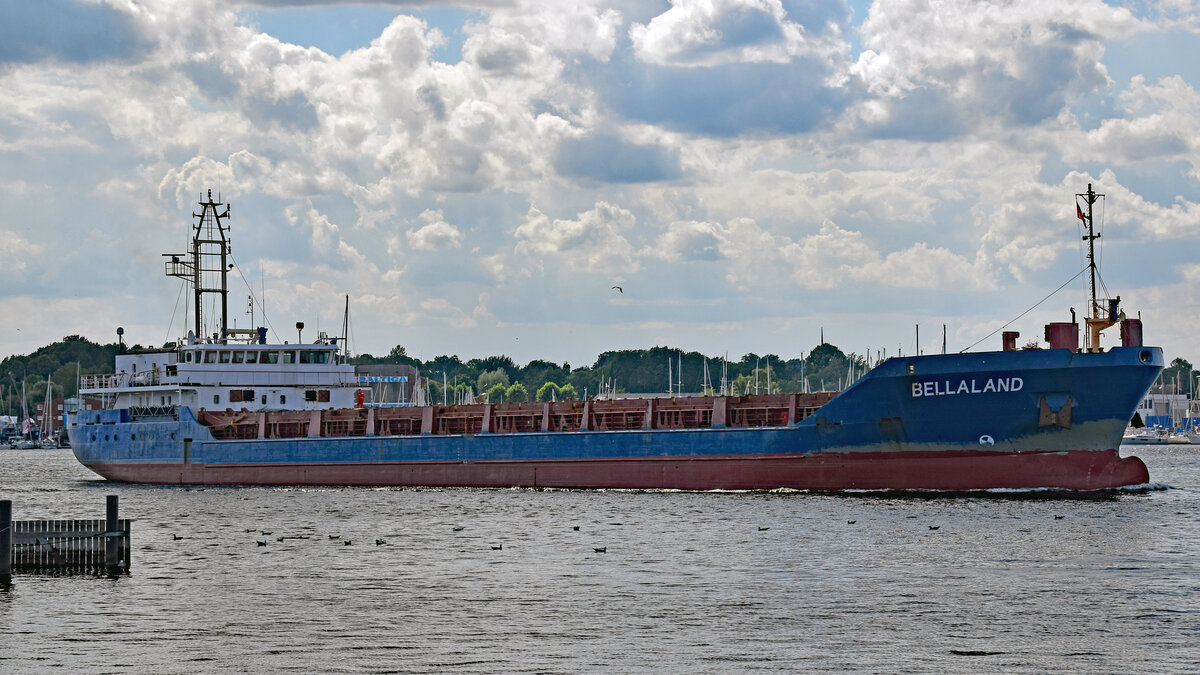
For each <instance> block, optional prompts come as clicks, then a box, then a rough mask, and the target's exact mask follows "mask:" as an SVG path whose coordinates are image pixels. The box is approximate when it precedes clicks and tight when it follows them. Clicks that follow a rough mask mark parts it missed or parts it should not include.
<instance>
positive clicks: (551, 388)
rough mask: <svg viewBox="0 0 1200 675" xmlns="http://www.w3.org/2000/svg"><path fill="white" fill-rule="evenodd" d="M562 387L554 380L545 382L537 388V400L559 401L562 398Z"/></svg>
mask: <svg viewBox="0 0 1200 675" xmlns="http://www.w3.org/2000/svg"><path fill="white" fill-rule="evenodd" d="M561 392H562V389H561V388H560V387H559V386H558V385H557V384H554V383H553V382H547V383H546V384H543V385H542V386H541V387H540V388H539V389H538V390H537V400H539V401H552V400H553V401H557V400H559V399H561V398H562V393H561Z"/></svg>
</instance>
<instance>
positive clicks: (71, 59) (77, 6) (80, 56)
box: [0, 0, 153, 63]
mask: <svg viewBox="0 0 1200 675" xmlns="http://www.w3.org/2000/svg"><path fill="white" fill-rule="evenodd" d="M152 48H153V43H152V42H151V41H150V40H148V39H146V38H145V37H144V36H143V35H142V33H141V30H140V28H139V26H138V24H137V22H136V21H135V20H134V18H133V17H132V16H131V15H130V14H129V13H126V12H123V11H121V10H118V9H116V8H115V7H113V6H111V5H109V4H108V3H103V2H83V1H79V2H77V1H74V0H38V1H37V2H20V1H13V2H4V3H0V63H5V62H9V63H34V62H38V61H64V62H68V63H93V62H103V61H130V60H134V59H137V58H141V57H143V56H145V55H146V54H147V53H149V52H150V51H151V49H152Z"/></svg>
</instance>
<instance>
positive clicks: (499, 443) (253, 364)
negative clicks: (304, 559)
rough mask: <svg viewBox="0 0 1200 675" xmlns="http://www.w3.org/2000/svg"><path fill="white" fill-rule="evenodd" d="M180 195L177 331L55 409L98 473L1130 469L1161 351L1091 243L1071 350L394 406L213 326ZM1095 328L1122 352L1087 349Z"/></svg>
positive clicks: (826, 483)
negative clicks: (834, 388) (69, 405)
mask: <svg viewBox="0 0 1200 675" xmlns="http://www.w3.org/2000/svg"><path fill="white" fill-rule="evenodd" d="M1097 197H1098V195H1096V193H1094V192H1093V191H1092V189H1091V186H1090V185H1089V186H1088V191H1087V192H1086V193H1082V194H1081V195H1078V196H1077V198H1083V199H1084V200H1085V202H1086V204H1087V210H1086V211H1087V213H1086V216H1084V215H1083V209H1082V208H1081V209H1080V214H1081V218H1083V219H1084V221H1085V224H1086V225H1087V226H1088V232H1089V235H1090V234H1091V206H1092V203H1093V202H1094V201H1095V200H1096V198H1097ZM200 206H201V208H202V210H201V213H199V214H197V215H196V218H197V222H196V223H195V224H194V225H193V241H192V250H191V251H190V252H188V253H183V254H173V255H169V256H168V260H167V262H166V273H167V275H168V276H176V277H181V278H184V279H186V280H187V281H188V282H189V283H190V284H191V286H192V289H193V292H194V299H195V312H194V313H195V317H194V318H195V330H193V331H190V332H189V334H188V336H187V337H186V338H185V339H182V340H180V341H179V342H178V343H176V344H175V345H174V346H172V347H170V348H166V349H159V350H146V351H138V352H132V353H121V354H118V356H117V357H116V364H115V366H116V367H115V371H114V373H112V374H108V375H89V376H84V378H83V379H82V381H81V383H80V384H81V388H80V391H81V394H82V395H84V396H89V397H94V398H99V399H100V400H102V401H103V406H102V409H99V410H83V411H80V412H79V413H78V414H77V415H76V416H75V417H74V418H73V419H72V420H71V423H70V427H69V431H70V439H71V446H72V448H73V450H74V452H75V455H76V457H77V458H78V459H79V461H80V462H82V463H83V464H84V465H85V466H87V467H88V468H90V469H91V470H93V471H95V472H96V473H98V474H100V475H101V476H104V477H105V478H108V479H110V480H117V481H129V482H138V483H168V484H220V485H239V484H246V485H250V484H258V485H261V484H298V485H398V486H399V485H412V486H479V487H512V486H519V487H563V488H665V489H682V490H713V489H727V490H745V489H751V490H770V489H776V488H791V489H802V490H848V489H900V490H955V491H957V490H979V489H991V488H1057V489H1069V490H1098V489H1107V488H1114V487H1120V486H1127V485H1137V484H1142V483H1146V482H1148V480H1149V476H1148V472H1147V470H1146V466H1145V465H1144V464H1143V463H1142V462H1141V460H1140V459H1138V458H1136V457H1127V458H1122V457H1120V456H1119V454H1118V451H1117V448H1118V446H1119V444H1120V440H1121V435H1122V432H1123V431H1124V429H1125V426H1126V424H1127V423H1128V421H1129V419H1130V417H1131V416H1132V414H1133V412H1134V410H1135V408H1136V406H1137V404H1138V403H1139V401H1140V400H1141V398H1142V396H1143V395H1144V394H1145V392H1146V391H1147V390H1148V389H1149V387H1150V385H1151V384H1152V383H1153V381H1154V379H1155V377H1156V376H1157V375H1158V373H1159V371H1160V370H1161V369H1162V367H1163V357H1162V352H1161V350H1160V349H1158V348H1157V347H1145V346H1142V344H1141V342H1142V340H1141V322H1140V320H1138V319H1131V318H1126V317H1125V316H1124V314H1123V313H1122V312H1120V311H1119V306H1118V303H1119V298H1118V299H1114V300H1105V301H1099V300H1097V299H1096V298H1095V274H1096V269H1095V265H1094V258H1093V256H1092V255H1091V248H1090V245H1091V243H1092V240H1088V243H1089V258H1088V260H1089V268H1090V272H1091V274H1092V288H1093V292H1092V301H1091V307H1090V312H1089V316H1088V317H1086V318H1085V321H1084V323H1085V333H1086V345H1085V346H1084V347H1083V348H1080V346H1079V332H1080V329H1079V325H1078V324H1077V323H1075V322H1074V320H1072V321H1071V322H1062V323H1052V324H1050V325H1048V326H1047V327H1046V338H1047V341H1048V342H1049V343H1050V349H1021V350H1018V349H1016V348H1015V347H1016V345H1015V334H1010V333H1006V334H1005V339H1004V349H1003V350H1002V351H997V352H982V353H962V354H948V355H946V354H943V355H929V356H911V357H900V358H892V359H889V360H887V361H884V362H883V363H880V364H878V365H877V366H876V367H875V368H873V369H872V370H870V371H869V372H867V374H866V375H864V376H863V377H861V378H860V379H858V380H857V381H855V382H854V383H853V384H851V385H850V386H848V387H847V388H846V389H845V390H843V391H841V392H836V393H826V392H823V393H817V394H774V395H763V396H714V397H691V398H678V397H677V398H667V399H663V398H646V399H621V400H606V399H591V400H586V401H561V402H556V403H528V404H500V405H497V404H489V403H473V404H463V405H453V406H434V405H424V406H397V405H394V404H388V403H384V402H383V401H377V400H374V397H372V396H370V395H369V394H370V391H371V387H370V385H371V383H372V381H373V379H378V378H373V377H372V376H368V375H363V374H360V373H356V371H355V367H354V366H353V365H351V364H350V363H349V362H348V358H347V354H346V353H345V351H344V350H343V349H342V347H341V346H339V345H338V341H337V339H336V338H328V337H326V336H324V335H322V336H320V337H319V338H318V339H317V341H316V342H314V343H310V344H300V343H296V344H287V343H284V344H267V342H266V330H265V329H257V330H249V331H248V330H236V329H229V328H228V327H227V326H226V323H225V315H226V300H227V295H228V292H227V286H226V276H225V275H226V271H227V269H228V265H227V262H226V260H227V256H228V254H229V246H228V241H227V238H226V225H225V223H224V220H225V219H226V218H228V217H229V209H228V206H227V205H225V204H222V203H220V202H219V201H214V200H213V199H212V193H211V191H210V192H209V193H208V199H207V200H206V201H205V200H202V201H201V202H200ZM222 206H225V210H224V212H221V209H220V207H222ZM1085 239H1086V237H1085ZM1093 239H1094V237H1093ZM206 294H216V295H218V296H219V300H220V306H221V312H220V316H219V330H217V331H216V332H215V333H214V334H212V335H211V336H207V337H201V336H202V334H203V333H202V328H203V324H202V322H201V309H202V306H203V303H202V300H203V298H204V296H205V295H206ZM1072 319H1073V317H1072ZM1114 326H1119V330H1120V335H1121V346H1120V347H1113V348H1110V349H1107V350H1104V349H1102V348H1101V347H1100V334H1101V331H1102V330H1104V329H1106V328H1109V327H1114ZM300 327H302V325H299V324H298V328H300ZM343 345H344V343H343Z"/></svg>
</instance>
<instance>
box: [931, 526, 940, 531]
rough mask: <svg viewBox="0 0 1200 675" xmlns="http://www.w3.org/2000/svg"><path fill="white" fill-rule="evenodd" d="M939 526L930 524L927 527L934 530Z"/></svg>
mask: <svg viewBox="0 0 1200 675" xmlns="http://www.w3.org/2000/svg"><path fill="white" fill-rule="evenodd" d="M939 527H941V525H930V526H929V529H931V530H936V529H938V528H939Z"/></svg>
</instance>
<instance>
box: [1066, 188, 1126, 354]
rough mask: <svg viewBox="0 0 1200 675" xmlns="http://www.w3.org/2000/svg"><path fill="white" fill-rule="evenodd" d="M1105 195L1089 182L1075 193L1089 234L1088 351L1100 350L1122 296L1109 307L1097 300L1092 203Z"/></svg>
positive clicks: (1095, 237)
mask: <svg viewBox="0 0 1200 675" xmlns="http://www.w3.org/2000/svg"><path fill="white" fill-rule="evenodd" d="M1103 196H1104V195H1102V194H1097V193H1096V192H1095V191H1094V190H1092V184H1091V183H1088V186H1087V192H1078V193H1076V194H1075V215H1076V216H1077V217H1078V218H1079V219H1080V220H1082V221H1083V224H1084V227H1086V228H1087V234H1085V235H1083V241H1086V242H1087V247H1088V249H1087V261H1088V277H1089V284H1090V285H1089V290H1090V292H1091V294H1090V296H1089V297H1090V303H1089V306H1090V307H1091V310H1090V311H1089V312H1088V316H1087V317H1085V319H1084V321H1085V322H1086V323H1087V333H1088V351H1091V352H1098V351H1100V331H1102V330H1104V329H1105V328H1108V327H1109V326H1112V325H1114V324H1116V323H1117V321H1118V315H1117V307H1118V305H1120V303H1121V296H1119V295H1118V296H1117V297H1116V298H1115V299H1112V300H1109V301H1108V306H1107V307H1101V306H1100V302H1099V301H1097V300H1096V274H1097V267H1096V240H1097V239H1099V238H1100V235H1098V234H1096V232H1095V228H1094V227H1093V220H1092V205H1093V204H1095V203H1096V200H1097V199H1100V198H1101V197H1103ZM1080 197H1082V198H1083V200H1084V202H1086V203H1087V213H1084V211H1083V208H1082V207H1080V206H1079V198H1080Z"/></svg>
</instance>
